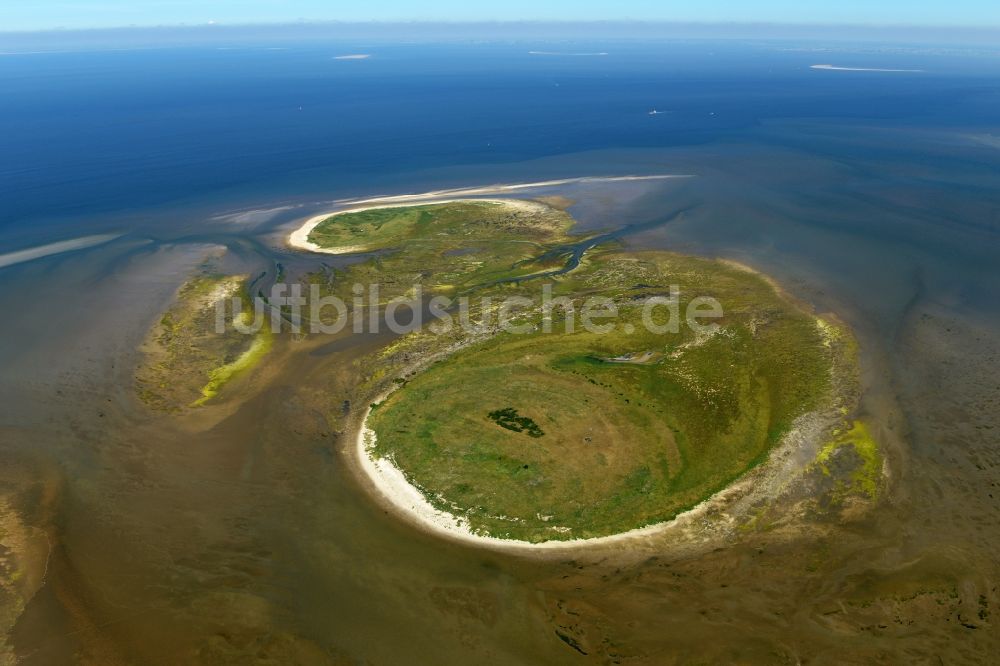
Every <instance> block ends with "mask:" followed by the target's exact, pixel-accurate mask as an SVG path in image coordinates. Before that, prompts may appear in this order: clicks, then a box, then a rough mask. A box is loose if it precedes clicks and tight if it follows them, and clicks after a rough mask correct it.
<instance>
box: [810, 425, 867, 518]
mask: <svg viewBox="0 0 1000 666" xmlns="http://www.w3.org/2000/svg"><path fill="white" fill-rule="evenodd" d="M845 452H846V453H847V455H848V456H850V457H851V458H854V460H852V461H850V462H849V463H848V464H849V465H850V466H851V471H850V473H849V475H848V481H847V482H845V481H842V480H841V481H838V487H837V493H836V495H837V497H839V498H842V497H843V496H846V495H849V494H863V495H865V496H867V497H868V498H870V499H875V498H876V497H877V496H878V489H879V484H880V481H881V479H882V454H881V453H880V452H879V446H878V442H876V441H875V439H874V438H873V437H872V435H871V430H870V429H869V427H868V425H867V424H866V423H865V422H863V421H854V423H853V424H851V426H850V428H848V429H846V430H840V431H835V432H834V438H833V439H832V440H831V441H830V442H828V443H827V444H825V445H824V446H823V448H822V449H821V450H820V452H819V455H818V456H816V462H815V464H816V465H817V466H818V468H819V469H820V470H821V471H822V472H823V474H825V475H827V476H831V475H832V474H833V472H832V464H833V461H834V459H835V457H838V456H840V455H843V454H844V453H845Z"/></svg>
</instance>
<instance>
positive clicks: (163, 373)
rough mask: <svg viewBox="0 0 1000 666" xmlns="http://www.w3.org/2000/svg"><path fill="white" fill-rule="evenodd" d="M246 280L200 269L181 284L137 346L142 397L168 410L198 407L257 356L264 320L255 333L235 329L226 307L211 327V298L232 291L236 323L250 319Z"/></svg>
mask: <svg viewBox="0 0 1000 666" xmlns="http://www.w3.org/2000/svg"><path fill="white" fill-rule="evenodd" d="M246 283H247V278H246V276H232V275H220V274H217V273H211V272H204V273H201V274H199V275H197V276H195V277H194V278H192V279H191V280H189V281H188V282H187V283H185V284H184V286H182V287H181V289H180V291H179V293H178V295H177V298H176V299H175V301H174V303H173V305H171V306H170V308H169V309H168V310H167V311H166V312H165V313H164V314H163V316H162V317H161V318H160V321H159V322H158V323H157V325H156V326H155V327H154V328H153V330H152V331H151V332H150V335H149V337H148V339H147V341H146V344H145V345H144V347H143V352H144V353H143V355H142V361H141V362H140V364H139V368H138V370H137V373H136V381H137V390H138V394H139V397H140V399H141V400H143V402H145V403H146V404H147V405H149V406H150V407H152V408H154V409H158V410H162V411H168V412H176V411H179V410H182V409H184V408H187V407H200V406H203V405H205V404H206V403H208V402H209V401H211V400H213V399H215V398H216V397H217V396H218V395H219V393H220V392H221V391H222V390H223V388H225V387H226V386H227V385H229V384H230V383H231V382H233V381H234V380H236V379H237V378H239V377H241V376H243V375H246V374H247V373H248V372H249V371H250V370H252V369H253V368H254V367H256V366H257V365H258V364H259V363H260V362H261V360H263V358H264V357H265V356H266V355H267V354H268V352H269V351H270V350H271V346H272V343H273V335H272V332H271V328H270V326H269V324H268V323H267V322H266V321H265V324H264V325H263V326H262V327H261V330H260V331H259V332H257V333H254V334H252V335H247V334H244V333H240V332H239V331H238V330H236V328H235V327H234V326H233V323H234V322H233V313H232V308H231V307H227V309H226V327H225V332H224V333H218V332H216V330H215V328H216V303H218V302H219V300H220V299H229V298H232V297H234V296H240V297H241V301H242V307H241V310H240V313H239V317H240V320H241V323H243V324H244V325H247V324H249V323H250V320H251V319H252V318H253V306H252V303H251V302H250V298H249V296H247V289H246ZM265 319H266V318H265Z"/></svg>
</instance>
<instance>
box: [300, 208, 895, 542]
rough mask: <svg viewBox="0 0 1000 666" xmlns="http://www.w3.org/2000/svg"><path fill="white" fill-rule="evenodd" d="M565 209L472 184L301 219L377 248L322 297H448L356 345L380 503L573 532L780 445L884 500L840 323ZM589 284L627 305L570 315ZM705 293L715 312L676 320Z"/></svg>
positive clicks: (716, 482)
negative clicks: (473, 192) (361, 287)
mask: <svg viewBox="0 0 1000 666" xmlns="http://www.w3.org/2000/svg"><path fill="white" fill-rule="evenodd" d="M573 225H574V220H573V219H572V217H571V216H570V215H569V214H568V213H567V212H566V211H565V210H561V209H559V208H557V207H555V206H552V205H548V204H547V203H545V202H540V201H520V200H502V199H500V200H497V199H494V200H476V199H469V200H449V201H444V202H428V203H424V202H420V203H418V204H415V205H407V204H398V205H391V206H380V207H379V206H376V207H368V208H364V209H358V210H347V211H341V212H338V213H336V214H329V215H325V216H318V217H316V218H313V219H312V220H310V221H309V222H307V223H306V225H305V226H303V228H301V229H300V230H298V231H297V232H296V233H294V234H293V235H292V238H291V239H290V240H291V243H292V244H293V245H295V246H298V247H300V248H302V249H308V250H309V251H314V252H325V253H331V254H342V253H357V252H365V253H372V254H373V255H374V256H372V257H371V258H369V259H368V260H366V261H362V262H360V263H357V264H353V265H351V266H349V267H347V268H345V269H339V270H337V271H333V272H330V271H324V272H317V273H316V274H314V275H312V276H310V277H309V278H307V281H311V282H312V283H318V284H322V286H323V288H324V289H325V290H326V291H325V293H331V294H341V295H344V296H346V295H347V293H348V292H347V289H348V288H349V285H350V284H353V283H357V282H359V281H361V282H368V281H378V282H379V283H380V286H381V289H382V291H381V293H382V296H383V298H384V300H383V301H381V303H383V304H384V303H386V302H388V301H389V300H390V299H392V298H399V297H402V296H405V295H407V294H412V292H413V290H414V286H415V285H419V286H420V287H421V288H422V290H423V292H422V297H423V298H424V299H426V298H428V297H431V296H434V295H438V296H447V302H449V303H451V308H450V309H446V310H445V311H444V313H447V314H450V315H452V318H451V319H449V318H446V317H444V316H442V317H441V321H438V322H435V324H432V325H430V326H424V327H421V328H419V329H417V330H414V331H412V332H409V333H407V334H405V335H402V336H400V337H398V338H397V339H395V340H394V341H393V342H391V343H390V344H388V345H387V346H385V347H384V348H382V349H380V350H379V351H378V352H376V353H374V354H371V355H370V356H368V357H367V358H365V359H363V360H362V361H360V362H359V363H361V364H362V365H363V366H364V367H366V368H369V369H370V370H369V373H368V377H369V378H368V380H367V382H366V383H365V384H364V385H363V386H361V387H359V395H360V396H363V398H362V399H364V400H365V402H366V404H367V405H368V407H367V408H366V409H365V410H364V413H363V414H362V415H361V416H360V422H359V424H358V426H357V432H358V436H357V440H356V447H355V453H356V455H357V456H358V462H359V463H360V464H359V466H360V469H361V470H363V472H364V474H365V475H366V476H367V477H368V480H369V481H370V482H371V484H372V485H373V487H374V488H375V490H377V492H378V493H379V494H380V495H381V497H382V499H383V500H386V501H387V502H388V503H390V504H392V505H393V506H394V507H395V508H396V509H398V510H399V511H400V512H401V513H402V514H403V515H405V516H408V517H409V518H411V519H413V520H415V521H416V522H417V523H419V524H421V525H423V526H425V527H428V528H431V529H433V530H434V531H437V532H440V533H443V534H447V535H449V536H453V537H456V538H462V539H465V540H468V541H477V542H481V543H493V544H496V543H512V544H519V545H522V546H532V545H539V546H551V545H560V544H573V545H577V546H578V545H584V544H586V543H590V542H598V541H600V540H602V539H609V538H615V537H617V536H620V535H623V534H635V533H639V532H642V531H644V530H645V531H648V530H651V529H652V530H655V529H658V528H659V527H660V526H663V525H667V524H668V523H669V522H670V521H672V520H673V519H675V518H676V517H677V516H678V515H680V514H682V513H683V512H686V511H689V510H691V509H692V508H694V507H696V506H698V505H700V504H703V503H705V502H706V501H709V500H710V499H711V498H712V497H713V496H714V495H716V494H717V493H719V492H720V491H723V490H724V489H726V488H727V487H728V486H730V485H731V484H733V483H734V482H736V481H737V480H739V479H741V478H742V477H744V476H745V475H747V474H748V472H750V471H751V470H754V469H755V468H758V467H761V466H766V464H768V462H769V461H770V460H772V458H774V455H773V454H774V453H775V452H776V451H777V450H779V449H780V448H781V447H783V446H796V447H799V448H800V449H801V448H803V447H805V449H807V450H808V451H810V452H811V453H810V455H808V456H806V458H807V459H806V460H805V461H804V462H803V464H802V465H801V466H800V468H801V469H808V470H809V471H810V472H811V473H814V474H816V475H819V476H824V475H826V476H829V475H830V474H831V472H830V466H829V465H828V464H827V462H828V461H829V460H830V458H831V456H834V457H837V458H838V459H839V460H840V461H841V463H840V464H839V467H840V468H844V469H838V471H837V472H836V473H837V475H838V480H837V481H836V486H837V487H836V491H835V494H836V495H838V496H840V497H844V496H847V495H853V496H856V497H862V498H864V497H867V498H869V499H870V498H873V497H874V495H875V494H876V493H877V489H878V485H879V479H880V478H881V474H882V469H881V465H882V463H881V458H880V456H879V453H878V450H877V446H876V445H875V444H874V442H873V441H872V440H871V437H870V435H869V434H868V431H867V429H866V428H865V427H864V424H863V423H861V422H855V420H853V414H854V411H855V409H856V403H857V395H858V390H857V349H856V344H855V342H854V338H853V336H852V335H851V333H850V331H849V330H848V329H847V327H846V326H844V325H842V324H841V323H839V322H838V321H836V319H835V318H834V317H830V316H825V317H820V316H817V315H816V314H814V313H813V312H811V310H810V309H809V308H808V307H806V306H805V305H803V304H802V303H799V302H797V301H796V300H795V299H793V298H791V297H790V296H789V295H787V294H786V293H784V292H783V291H782V290H781V289H780V288H779V287H778V286H777V285H776V284H775V283H774V282H773V281H771V280H770V279H768V278H767V277H765V276H763V275H761V274H759V273H757V272H754V271H752V270H750V269H748V268H746V267H744V266H741V265H738V264H734V263H732V262H728V261H722V260H714V259H706V258H700V257H694V256H686V255H682V254H678V253H673V252H665V251H641V252H634V251H629V250H627V249H625V248H624V247H622V246H621V244H620V243H619V242H617V241H615V240H613V239H603V240H602V238H603V237H601V236H600V235H596V234H595V235H590V236H588V235H573V234H572V233H571V232H572V229H573ZM543 292H545V293H543ZM545 295H548V296H550V297H551V298H552V299H555V300H557V301H558V302H559V307H558V308H548V309H546V307H545V306H544V305H542V302H543V301H544V298H542V296H545ZM595 299H596V300H597V301H598V302H600V303H601V307H602V308H603V309H602V310H601V312H602V313H604V314H606V315H607V313H610V312H611V311H614V316H613V317H612V316H606V317H605V319H603V320H602V322H601V325H600V326H599V330H593V329H594V327H593V326H592V327H589V330H585V329H584V328H582V327H580V326H575V327H574V326H567V325H566V324H567V321H568V320H569V319H572V318H575V317H576V316H577V315H578V314H579V313H580V311H581V310H584V309H585V308H587V307H588V306H589V307H593V306H592V303H593V302H594V301H595ZM511 301H514V302H517V303H518V304H520V307H519V308H517V309H515V310H513V311H512V310H510V309H508V311H506V312H501V310H503V306H498V305H497V304H498V303H510V302H511ZM651 301H653V302H657V303H659V304H660V305H661V306H662V307H661V308H660V309H659V310H656V309H653V310H650V309H649V307H648V304H649V303H650V302H651ZM708 301H711V302H714V303H717V304H718V305H719V306H721V313H716V314H719V315H720V316H717V317H715V318H714V319H713V321H712V324H711V325H707V326H688V325H680V326H674V327H673V328H671V327H670V326H669V325H668V319H669V318H670V317H671V315H674V316H675V317H676V315H677V314H678V313H684V312H685V311H687V310H690V309H691V308H692V307H694V309H695V310H696V311H699V310H698V306H699V305H700V304H702V303H704V302H708ZM457 303H464V304H465V305H466V307H465V311H464V312H458V310H459V309H460V308H457V305H456V304H457ZM671 307H672V308H673V312H671ZM651 313H652V314H651ZM591 314H593V313H591ZM501 315H506V321H505V322H504V323H506V324H507V326H502V325H501V322H500V319H503V317H502V316H501ZM463 317H464V319H463ZM454 319H458V320H459V321H465V323H466V325H464V326H461V325H456V324H455V322H454ZM443 322H447V323H448V324H449V325H448V326H443V325H441V324H442V323H443ZM674 323H675V324H676V322H674ZM472 324H474V325H472ZM511 329H516V330H511ZM837 452H841V454H839V455H835V453H837ZM845 461H846V467H845ZM845 469H846V470H847V471H846V472H845Z"/></svg>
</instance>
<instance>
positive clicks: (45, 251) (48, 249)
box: [0, 234, 122, 268]
mask: <svg viewBox="0 0 1000 666" xmlns="http://www.w3.org/2000/svg"><path fill="white" fill-rule="evenodd" d="M121 236H122V234H99V235H95V236H81V237H80V238H73V239H70V240H64V241H59V242H57V243H49V244H48V245H38V246H36V247H30V248H28V249H26V250H18V251H17V252H8V253H7V254H0V268H5V267H7V266H13V265H14V264H22V263H24V262H26V261H33V260H35V259H41V258H42V257H48V256H50V255H53V254H62V253H63V252H71V251H73V250H82V249H83V248H85V247H93V246H95V245H103V244H104V243H108V242H110V241H113V240H114V239H116V238H119V237H121Z"/></svg>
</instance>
